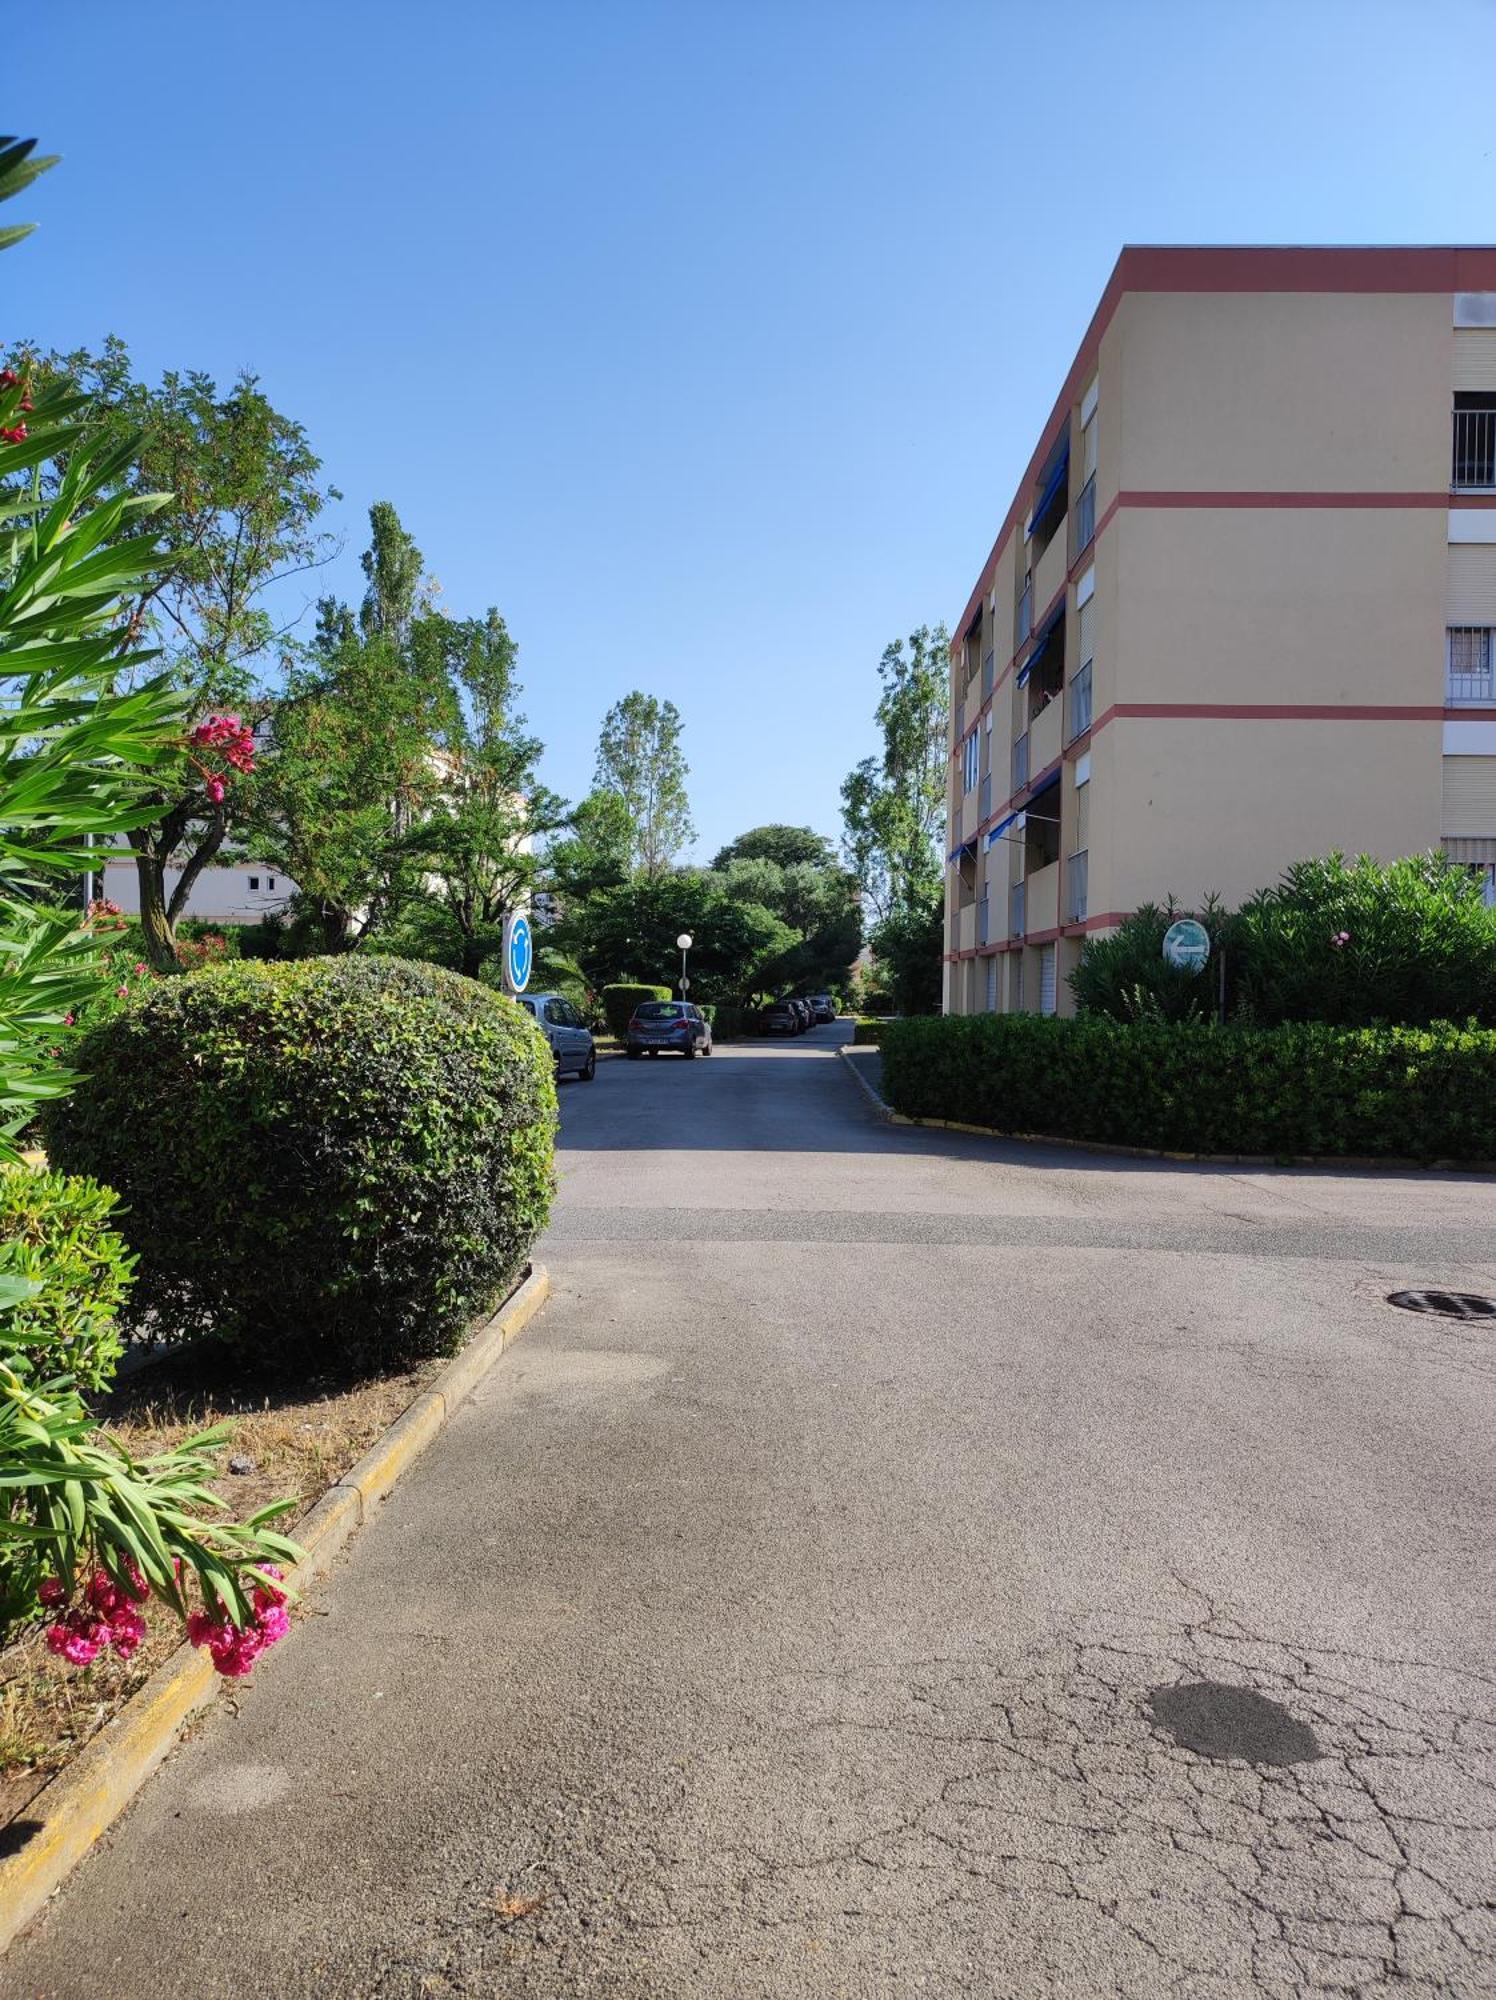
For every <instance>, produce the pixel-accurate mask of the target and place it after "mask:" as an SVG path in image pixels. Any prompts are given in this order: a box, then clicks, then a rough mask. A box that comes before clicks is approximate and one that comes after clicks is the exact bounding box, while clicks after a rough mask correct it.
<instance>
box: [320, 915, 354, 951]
mask: <svg viewBox="0 0 1496 2000" xmlns="http://www.w3.org/2000/svg"><path fill="white" fill-rule="evenodd" d="M318 914H319V916H320V917H321V920H322V949H323V950H324V951H325V952H326V953H327V955H328V957H329V958H336V957H338V956H339V955H340V954H341V953H343V952H345V951H352V949H353V947H354V944H355V942H356V940H355V939H354V938H353V936H352V935H351V932H352V921H351V919H350V917H349V915H348V912H347V911H346V910H339V909H336V908H335V907H334V906H333V905H332V904H331V903H324V904H323V905H322V908H321V910H320V911H319V912H318Z"/></svg>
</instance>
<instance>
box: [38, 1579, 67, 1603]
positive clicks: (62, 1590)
mask: <svg viewBox="0 0 1496 2000" xmlns="http://www.w3.org/2000/svg"><path fill="white" fill-rule="evenodd" d="M36 1594H37V1596H38V1597H39V1598H40V1599H41V1601H42V1603H43V1604H45V1605H46V1607H47V1609H48V1610H49V1611H55V1610H56V1608H57V1606H58V1605H59V1604H66V1602H67V1595H68V1593H67V1585H66V1584H65V1583H64V1582H63V1580H62V1578H61V1577H60V1576H44V1577H43V1578H42V1580H41V1582H40V1583H39V1584H38V1585H37V1587H36Z"/></svg>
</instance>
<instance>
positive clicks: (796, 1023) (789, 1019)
mask: <svg viewBox="0 0 1496 2000" xmlns="http://www.w3.org/2000/svg"><path fill="white" fill-rule="evenodd" d="M799 1032H800V1015H799V1012H798V1011H797V1009H796V1007H795V1003H794V1002H793V1001H792V1000H776V1001H775V1002H774V1004H773V1006H772V1007H766V1008H765V1009H764V1033H765V1034H766V1035H798V1034H799Z"/></svg>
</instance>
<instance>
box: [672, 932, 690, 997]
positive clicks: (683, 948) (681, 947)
mask: <svg viewBox="0 0 1496 2000" xmlns="http://www.w3.org/2000/svg"><path fill="white" fill-rule="evenodd" d="M675 943H676V948H677V950H678V951H679V952H680V997H681V998H682V1000H684V999H685V997H686V995H687V993H689V992H690V990H691V982H690V980H689V979H687V977H686V953H687V952H688V951H689V950H690V949H691V933H690V932H689V931H682V932H681V934H680V936H679V937H678V938H677V939H676V940H675Z"/></svg>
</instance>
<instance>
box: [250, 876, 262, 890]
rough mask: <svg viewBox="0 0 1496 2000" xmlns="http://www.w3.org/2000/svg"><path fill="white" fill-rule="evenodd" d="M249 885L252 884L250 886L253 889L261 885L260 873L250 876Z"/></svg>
mask: <svg viewBox="0 0 1496 2000" xmlns="http://www.w3.org/2000/svg"><path fill="white" fill-rule="evenodd" d="M249 886H250V888H251V889H258V888H259V886H260V878H259V876H258V875H251V876H250V878H249Z"/></svg>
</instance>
